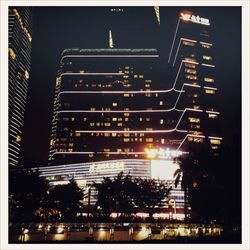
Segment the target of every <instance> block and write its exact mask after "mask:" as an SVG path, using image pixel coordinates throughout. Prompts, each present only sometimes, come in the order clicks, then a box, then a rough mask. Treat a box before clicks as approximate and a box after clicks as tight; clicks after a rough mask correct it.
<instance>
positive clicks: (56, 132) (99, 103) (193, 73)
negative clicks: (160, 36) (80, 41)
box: [49, 9, 222, 164]
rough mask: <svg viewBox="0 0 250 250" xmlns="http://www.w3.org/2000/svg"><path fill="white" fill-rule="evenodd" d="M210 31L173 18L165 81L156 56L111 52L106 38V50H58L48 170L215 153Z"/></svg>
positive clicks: (184, 16) (193, 20)
mask: <svg viewBox="0 0 250 250" xmlns="http://www.w3.org/2000/svg"><path fill="white" fill-rule="evenodd" d="M156 10H158V9H156ZM157 13H158V16H159V11H158V12H157ZM158 19H159V20H160V16H159V18H158ZM210 28H211V27H210V21H209V19H206V18H203V17H199V16H196V15H193V14H192V13H191V12H187V11H183V12H181V13H180V16H179V18H178V23H177V27H176V30H175V33H174V37H173V42H172V46H171V50H170V53H169V59H168V67H169V69H168V71H166V72H167V73H165V74H164V73H162V68H161V66H160V64H162V61H160V56H161V55H160V54H159V52H158V51H157V50H156V49H116V48H113V44H114V43H113V39H112V33H111V31H109V45H110V48H109V49H67V50H65V51H63V53H62V58H61V62H60V63H61V65H60V70H59V72H58V76H57V79H56V92H55V102H54V116H53V124H52V136H51V141H50V155H49V161H50V164H68V163H70V164H72V163H79V162H90V161H100V160H101V161H103V160H114V159H127V158H129V159H145V158H148V157H151V158H154V157H155V156H157V154H158V152H159V150H160V148H170V149H172V150H181V151H184V152H188V151H190V149H191V148H194V147H196V146H198V148H206V149H208V148H209V149H212V150H214V151H216V150H217V149H219V147H220V145H221V140H222V138H221V137H219V136H218V119H219V117H220V112H219V111H218V108H217V104H216V102H217V101H216V97H217V95H216V92H217V89H218V87H217V84H216V81H215V63H214V55H213V42H212V40H211V37H210V33H211V32H210ZM154 150H156V151H154ZM154 152H155V153H154Z"/></svg>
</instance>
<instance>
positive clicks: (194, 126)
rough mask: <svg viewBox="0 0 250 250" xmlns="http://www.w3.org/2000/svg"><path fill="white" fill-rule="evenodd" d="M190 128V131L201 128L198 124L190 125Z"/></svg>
mask: <svg viewBox="0 0 250 250" xmlns="http://www.w3.org/2000/svg"><path fill="white" fill-rule="evenodd" d="M191 128H192V129H200V128H201V126H200V125H198V124H191Z"/></svg>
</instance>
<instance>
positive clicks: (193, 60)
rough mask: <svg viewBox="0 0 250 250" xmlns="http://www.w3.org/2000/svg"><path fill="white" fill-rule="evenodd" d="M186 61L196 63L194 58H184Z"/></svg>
mask: <svg viewBox="0 0 250 250" xmlns="http://www.w3.org/2000/svg"><path fill="white" fill-rule="evenodd" d="M185 60H186V61H190V62H196V61H197V60H196V59H195V58H192V57H185Z"/></svg>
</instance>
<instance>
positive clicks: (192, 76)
mask: <svg viewBox="0 0 250 250" xmlns="http://www.w3.org/2000/svg"><path fill="white" fill-rule="evenodd" d="M185 77H186V78H187V79H191V80H197V76H194V75H185Z"/></svg>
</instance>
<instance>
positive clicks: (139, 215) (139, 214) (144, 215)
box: [136, 213, 149, 218]
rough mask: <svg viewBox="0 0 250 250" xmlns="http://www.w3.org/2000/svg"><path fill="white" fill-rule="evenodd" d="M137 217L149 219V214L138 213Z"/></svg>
mask: <svg viewBox="0 0 250 250" xmlns="http://www.w3.org/2000/svg"><path fill="white" fill-rule="evenodd" d="M136 216H137V217H142V218H146V217H149V214H148V213H136Z"/></svg>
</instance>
